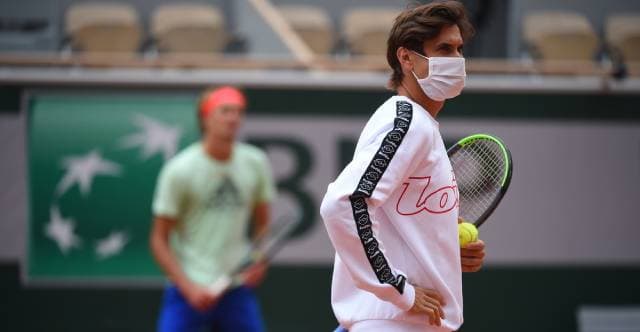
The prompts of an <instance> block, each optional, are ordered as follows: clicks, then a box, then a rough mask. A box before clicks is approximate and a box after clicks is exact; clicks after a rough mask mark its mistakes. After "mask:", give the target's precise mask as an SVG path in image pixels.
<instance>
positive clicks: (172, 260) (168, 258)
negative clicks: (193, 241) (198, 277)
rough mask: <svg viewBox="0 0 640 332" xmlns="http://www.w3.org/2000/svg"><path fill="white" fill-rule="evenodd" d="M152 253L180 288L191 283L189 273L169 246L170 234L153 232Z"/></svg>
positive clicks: (161, 267)
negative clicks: (183, 269)
mask: <svg viewBox="0 0 640 332" xmlns="http://www.w3.org/2000/svg"><path fill="white" fill-rule="evenodd" d="M150 244H151V253H152V254H153V257H154V259H155V260H156V262H157V263H158V265H159V266H160V269H161V270H162V271H163V272H164V273H165V274H166V276H167V277H168V278H169V279H170V280H171V281H172V282H173V283H175V284H176V286H177V287H178V288H179V289H185V288H186V287H188V285H189V284H190V283H191V282H190V280H189V279H188V277H187V275H186V274H185V273H184V272H183V271H182V268H181V267H180V264H179V263H178V260H177V259H176V257H175V255H174V254H173V252H172V251H171V248H170V246H169V237H168V234H166V235H164V234H161V232H156V231H154V232H152V235H151V241H150Z"/></svg>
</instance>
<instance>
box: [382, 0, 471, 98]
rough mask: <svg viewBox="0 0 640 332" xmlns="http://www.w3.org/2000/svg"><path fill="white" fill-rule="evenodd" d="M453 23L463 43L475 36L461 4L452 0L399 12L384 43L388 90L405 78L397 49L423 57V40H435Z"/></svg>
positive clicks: (394, 87) (435, 2)
mask: <svg viewBox="0 0 640 332" xmlns="http://www.w3.org/2000/svg"><path fill="white" fill-rule="evenodd" d="M454 24H455V25H457V26H458V28H460V33H461V34H462V39H463V40H467V39H469V38H470V37H471V36H473V34H474V33H475V31H474V29H473V26H472V25H471V22H469V19H468V17H467V10H466V9H465V7H464V5H463V4H462V3H460V2H458V1H454V0H446V1H434V2H432V3H429V4H426V5H421V6H417V7H414V8H409V9H407V10H405V11H403V12H402V13H400V15H398V17H396V20H395V22H394V23H393V27H392V28H391V32H390V33H389V39H388V40H387V62H388V63H389V66H391V69H392V70H393V73H392V74H391V78H390V79H389V87H390V88H392V89H394V90H395V89H396V88H398V86H400V83H401V82H402V79H403V77H404V74H403V73H402V67H401V65H400V61H399V60H398V57H397V55H396V51H397V50H398V48H400V47H404V48H407V49H409V50H412V51H415V52H418V53H420V54H422V52H423V51H422V47H423V44H424V42H425V41H426V40H429V39H433V38H436V37H437V36H438V35H439V34H440V31H441V30H442V28H444V27H448V26H452V25H454Z"/></svg>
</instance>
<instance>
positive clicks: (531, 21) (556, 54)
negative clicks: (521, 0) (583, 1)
mask: <svg viewBox="0 0 640 332" xmlns="http://www.w3.org/2000/svg"><path fill="white" fill-rule="evenodd" d="M523 34H524V39H525V40H526V41H527V42H528V43H529V46H530V47H531V48H532V51H533V52H534V55H535V56H536V57H539V58H541V59H543V60H593V59H594V57H595V55H596V51H597V50H598V37H597V35H596V33H595V31H594V29H593V27H592V26H591V24H590V23H589V21H588V20H587V18H586V17H585V16H584V15H581V14H579V13H574V12H564V11H548V12H536V13H532V14H528V15H526V17H525V19H524V27H523Z"/></svg>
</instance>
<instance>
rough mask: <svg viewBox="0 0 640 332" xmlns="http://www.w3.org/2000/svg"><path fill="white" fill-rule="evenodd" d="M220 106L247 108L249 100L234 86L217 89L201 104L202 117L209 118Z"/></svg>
mask: <svg viewBox="0 0 640 332" xmlns="http://www.w3.org/2000/svg"><path fill="white" fill-rule="evenodd" d="M220 105H237V106H241V107H246V106H247V100H246V98H245V97H244V94H243V93H242V92H241V91H240V90H238V89H236V88H234V87H232V86H223V87H221V88H217V89H215V90H213V91H211V92H210V93H209V94H208V95H207V96H206V97H204V99H203V100H202V102H201V103H200V117H201V118H205V117H207V116H208V115H209V114H211V112H213V110H215V109H216V108H218V106H220Z"/></svg>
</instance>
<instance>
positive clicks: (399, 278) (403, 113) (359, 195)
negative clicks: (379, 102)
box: [349, 101, 413, 294]
mask: <svg viewBox="0 0 640 332" xmlns="http://www.w3.org/2000/svg"><path fill="white" fill-rule="evenodd" d="M412 115H413V108H412V106H411V104H410V103H408V102H406V101H398V102H396V118H395V119H394V122H393V129H392V130H391V131H389V132H388V133H387V135H386V136H385V138H384V139H383V140H382V144H381V145H380V148H379V149H378V151H377V152H376V154H375V155H374V156H373V159H372V160H371V162H370V163H369V166H368V167H367V169H366V170H365V172H364V174H363V175H362V177H361V178H360V181H359V182H358V186H357V188H356V190H355V191H354V192H353V194H351V195H350V196H349V200H350V202H351V209H352V210H353V218H354V220H355V223H356V228H357V230H358V236H359V237H360V241H361V242H362V246H363V247H364V251H365V255H366V256H367V259H368V260H369V263H370V264H371V268H372V269H373V271H374V272H375V274H376V277H377V278H378V280H379V281H380V283H386V284H389V285H392V286H393V287H394V288H395V289H397V290H398V292H400V294H402V293H403V292H404V285H405V281H406V279H407V278H406V277H405V276H403V275H401V274H398V275H396V274H394V273H393V271H392V270H391V267H390V266H389V263H388V262H387V259H386V258H385V257H384V254H383V253H382V251H381V250H380V248H379V244H378V240H376V238H375V236H374V234H373V231H372V223H371V217H370V216H369V207H368V206H367V202H366V199H367V198H369V197H371V195H372V194H373V191H374V190H375V189H376V185H377V184H378V182H379V181H380V179H381V178H382V176H383V175H384V172H385V171H386V170H387V167H388V166H389V163H390V162H391V159H393V156H394V155H395V153H396V151H397V150H398V147H399V146H400V143H402V140H403V139H404V137H405V135H406V134H407V131H408V130H409V125H410V124H411V118H412Z"/></svg>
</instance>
